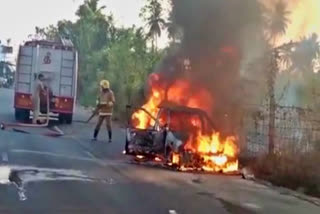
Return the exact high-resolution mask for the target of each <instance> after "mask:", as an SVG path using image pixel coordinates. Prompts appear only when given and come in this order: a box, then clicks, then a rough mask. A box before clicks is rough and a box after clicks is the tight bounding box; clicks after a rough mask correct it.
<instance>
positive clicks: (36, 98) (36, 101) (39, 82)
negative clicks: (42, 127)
mask: <svg viewBox="0 0 320 214" xmlns="http://www.w3.org/2000/svg"><path fill="white" fill-rule="evenodd" d="M43 81H44V75H43V74H39V75H38V77H37V79H36V81H35V82H34V90H33V94H32V110H33V119H32V123H33V124H37V123H38V117H39V113H40V95H41V93H43V91H44V84H43Z"/></svg>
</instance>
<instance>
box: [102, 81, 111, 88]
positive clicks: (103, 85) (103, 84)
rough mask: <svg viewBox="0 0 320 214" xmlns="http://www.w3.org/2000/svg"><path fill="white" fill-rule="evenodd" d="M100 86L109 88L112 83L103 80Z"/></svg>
mask: <svg viewBox="0 0 320 214" xmlns="http://www.w3.org/2000/svg"><path fill="white" fill-rule="evenodd" d="M100 87H101V88H103V89H108V88H110V83H109V81H108V80H101V82H100Z"/></svg>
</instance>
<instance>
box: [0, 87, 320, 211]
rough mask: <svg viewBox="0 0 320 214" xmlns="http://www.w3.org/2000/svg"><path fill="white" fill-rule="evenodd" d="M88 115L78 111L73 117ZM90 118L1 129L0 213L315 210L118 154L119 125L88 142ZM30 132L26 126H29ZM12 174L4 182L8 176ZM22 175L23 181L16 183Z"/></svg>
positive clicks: (257, 189)
mask: <svg viewBox="0 0 320 214" xmlns="http://www.w3.org/2000/svg"><path fill="white" fill-rule="evenodd" d="M12 106H13V91H12V90H8V89H2V88H0V121H9V122H10V121H11V122H12V121H13V108H12ZM87 116H88V115H86V112H85V111H82V110H81V111H80V110H79V111H78V112H77V114H76V118H75V119H76V120H84V119H85V118H86V117H87ZM93 126H94V124H83V123H77V122H75V123H74V124H73V125H71V126H59V128H60V129H61V130H63V131H64V132H65V136H63V137H59V138H54V137H46V136H43V133H47V132H48V129H46V128H42V129H34V130H33V129H24V131H27V132H29V133H28V134H27V133H20V132H14V131H12V130H11V129H8V130H4V131H0V183H2V184H0V213H33V214H36V213H40V214H43V213H59V214H60V213H104V214H113V213H115V214H118V213H124V214H126V213H130V214H141V213H148V214H149V213H159V214H175V213H178V214H202V213H203V214H206V213H208V214H212V213H219V214H220V213H221V214H223V213H234V214H240V213H290V214H292V213H304V212H305V213H308V214H312V213H320V207H318V206H316V205H314V204H312V203H309V202H307V201H305V200H300V199H298V198H296V197H294V196H291V195H290V194H286V193H285V192H279V191H278V190H277V189H276V188H272V187H266V186H263V185H260V184H257V183H254V182H252V181H247V180H243V179H241V178H240V177H238V176H225V175H204V174H202V175H199V174H192V173H178V172H173V171H168V170H164V169H161V168H158V167H151V166H146V165H135V164H132V163H130V160H129V159H128V158H127V157H125V156H123V155H122V154H121V153H122V150H123V143H124V131H123V130H122V129H120V128H116V129H115V139H114V142H113V143H112V144H107V143H106V138H107V135H106V131H105V132H103V133H102V134H101V135H100V136H99V137H100V142H98V143H95V144H92V143H91V142H90V138H91V134H92V129H93ZM30 132H31V133H30ZM9 175H11V177H10V179H11V181H12V182H9V181H8V179H9V178H8V176H9ZM19 179H21V180H20V182H19Z"/></svg>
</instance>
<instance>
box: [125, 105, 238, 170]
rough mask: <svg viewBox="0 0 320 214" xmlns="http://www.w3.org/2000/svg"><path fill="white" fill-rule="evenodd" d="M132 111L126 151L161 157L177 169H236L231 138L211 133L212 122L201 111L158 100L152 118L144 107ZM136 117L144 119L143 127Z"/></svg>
mask: <svg viewBox="0 0 320 214" xmlns="http://www.w3.org/2000/svg"><path fill="white" fill-rule="evenodd" d="M133 112H134V113H133V114H132V115H133V116H132V118H130V119H129V123H128V124H129V125H128V128H127V136H126V148H125V150H126V154H128V155H133V156H134V157H136V158H137V159H150V160H152V159H157V160H161V161H162V162H163V164H165V165H166V166H169V167H172V168H175V169H178V170H181V171H191V170H192V171H194V170H201V171H211V172H234V171H236V170H237V165H238V160H237V146H236V144H235V138H234V137H227V138H226V139H223V138H221V137H220V134H219V133H216V132H214V131H213V130H214V125H213V122H212V121H211V119H210V118H209V116H208V115H207V114H206V113H205V112H204V111H203V110H201V109H198V108H191V107H186V106H182V105H177V104H174V103H170V102H162V103H161V104H160V105H159V106H158V110H157V114H156V116H155V117H153V116H152V114H151V113H150V112H149V111H147V110H146V109H144V108H135V109H134V110H133ZM139 117H142V119H144V120H146V121H148V124H146V126H145V127H141V126H140V125H139V122H140V120H139ZM145 117H146V118H145Z"/></svg>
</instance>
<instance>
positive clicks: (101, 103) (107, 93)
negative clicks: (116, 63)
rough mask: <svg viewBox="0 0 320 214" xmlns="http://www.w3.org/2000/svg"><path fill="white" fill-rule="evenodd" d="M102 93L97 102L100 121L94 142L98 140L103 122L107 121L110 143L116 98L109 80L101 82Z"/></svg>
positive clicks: (95, 131)
mask: <svg viewBox="0 0 320 214" xmlns="http://www.w3.org/2000/svg"><path fill="white" fill-rule="evenodd" d="M100 87H101V92H100V94H99V97H98V100H97V108H98V109H99V119H98V123H97V126H96V128H95V130H94V136H93V140H97V137H98V134H99V131H100V128H101V125H102V123H103V121H104V120H105V121H106V125H107V130H108V135H109V142H111V141H112V127H111V123H112V112H113V105H114V103H115V97H114V94H113V91H112V90H111V89H110V84H109V81H108V80H102V81H101V82H100Z"/></svg>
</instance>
